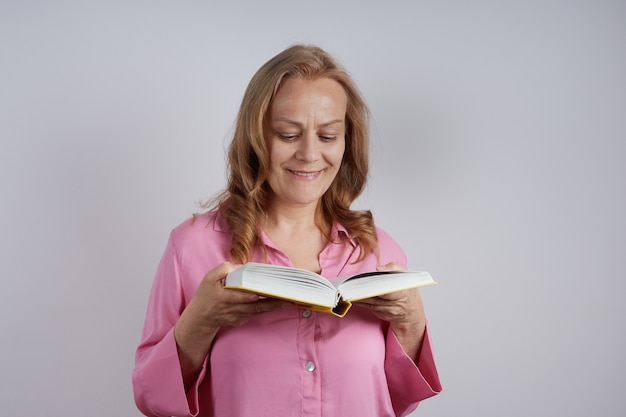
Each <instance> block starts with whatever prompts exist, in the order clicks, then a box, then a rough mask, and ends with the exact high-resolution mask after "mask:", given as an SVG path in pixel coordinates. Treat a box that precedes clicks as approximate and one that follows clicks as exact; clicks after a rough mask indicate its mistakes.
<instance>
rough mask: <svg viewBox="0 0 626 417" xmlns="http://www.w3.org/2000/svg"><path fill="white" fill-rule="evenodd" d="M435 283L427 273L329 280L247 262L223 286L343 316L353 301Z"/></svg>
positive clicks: (372, 274) (383, 273)
mask: <svg viewBox="0 0 626 417" xmlns="http://www.w3.org/2000/svg"><path fill="white" fill-rule="evenodd" d="M433 284H436V282H435V281H434V280H433V278H432V277H431V276H430V274H429V273H428V272H415V271H404V270H402V271H374V272H366V273H362V274H358V275H354V276H351V277H346V278H335V279H331V280H329V279H326V278H324V277H322V276H321V275H319V274H316V273H315V272H311V271H307V270H306V269H299V268H291V267H287V266H279V265H269V264H261V263H255V262H248V263H247V264H245V265H243V266H241V267H239V268H237V269H236V270H234V271H232V272H231V273H230V274H228V275H227V276H226V279H225V282H224V287H225V288H234V289H239V290H245V291H250V292H253V293H256V294H259V295H263V296H267V297H271V298H280V299H284V300H289V301H292V302H295V303H297V304H301V305H304V306H307V307H310V308H312V309H315V310H319V311H326V312H330V313H332V314H334V315H336V316H339V317H343V316H345V314H346V313H347V312H348V310H349V309H350V306H351V305H352V303H351V302H352V301H356V300H361V299H364V298H370V297H376V296H378V295H383V294H388V293H392V292H396V291H402V290H407V289H409V288H417V287H423V286H426V285H433Z"/></svg>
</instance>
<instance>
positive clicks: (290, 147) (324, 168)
mask: <svg viewBox="0 0 626 417" xmlns="http://www.w3.org/2000/svg"><path fill="white" fill-rule="evenodd" d="M346 106H347V98H346V94H345V92H344V90H343V87H341V85H340V84H339V83H338V82H336V81H334V80H331V79H328V78H321V79H317V80H305V79H301V78H288V79H287V80H285V81H284V82H283V84H282V85H281V87H280V89H279V90H278V93H277V94H276V96H275V97H274V101H273V102H272V105H271V107H270V110H269V114H268V123H267V127H266V130H265V139H266V141H267V143H268V147H269V150H270V172H269V175H268V178H267V181H268V183H269V185H270V188H271V191H272V203H273V204H283V205H286V206H290V207H298V206H306V205H315V204H317V202H318V200H319V199H320V198H321V197H322V195H323V194H324V193H325V192H326V190H328V188H329V187H330V185H331V183H332V182H333V180H334V178H335V176H336V175H337V172H338V171H339V167H340V166H341V160H342V158H343V153H344V150H345V146H346V142H345V134H346V126H345V119H346Z"/></svg>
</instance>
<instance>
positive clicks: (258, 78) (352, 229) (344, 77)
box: [205, 45, 377, 263]
mask: <svg viewBox="0 0 626 417" xmlns="http://www.w3.org/2000/svg"><path fill="white" fill-rule="evenodd" d="M290 77H300V78H303V79H309V80H310V79H319V78H329V79H332V80H335V81H336V82H338V83H339V84H340V85H341V86H342V87H343V89H344V90H345V92H346V95H347V98H348V103H347V110H346V138H345V143H346V146H345V153H344V156H343V160H342V163H341V166H340V168H339V172H338V173H337V176H336V178H335V180H334V181H333V183H332V184H331V186H330V188H329V189H328V190H327V191H326V193H325V194H324V195H323V196H322V198H321V200H320V203H319V204H318V208H317V213H316V219H315V220H316V224H317V226H318V227H319V229H320V230H321V231H322V233H323V234H324V235H325V236H326V238H327V239H329V240H330V239H331V236H330V231H331V225H332V224H333V222H338V223H340V224H342V225H343V226H344V227H345V228H346V229H347V231H348V233H349V234H350V238H351V239H353V240H354V241H355V242H356V243H357V244H358V246H359V249H360V254H359V258H358V260H359V261H360V260H362V259H363V258H364V257H365V256H367V255H368V254H370V253H372V252H375V251H376V248H377V236H376V228H375V226H374V219H373V216H372V213H371V212H370V211H369V210H351V209H350V206H351V204H352V202H354V200H355V199H356V198H357V197H358V196H359V195H360V194H361V192H362V191H363V189H364V187H365V184H366V182H367V176H368V170H369V133H368V123H369V110H368V108H367V105H366V104H365V101H364V100H363V98H362V97H361V95H360V93H359V91H358V89H357V88H356V86H355V85H354V83H353V81H352V79H351V78H350V76H349V75H348V73H347V72H346V71H345V70H344V69H343V68H342V67H341V65H340V64H339V63H338V62H337V61H335V59H333V57H332V56H330V55H329V54H328V53H327V52H326V51H324V50H323V49H321V48H319V47H316V46H308V45H294V46H291V47H289V48H287V49H285V50H284V51H282V52H281V53H279V54H278V55H276V56H275V57H273V58H272V59H270V60H269V61H268V62H266V63H265V64H264V65H263V66H262V67H261V68H259V70H258V71H257V72H256V73H255V74H254V76H253V77H252V79H251V80H250V83H249V84H248V87H247V89H246V91H245V93H244V96H243V99H242V102H241V106H240V108H239V114H238V116H237V121H236V125H235V131H234V134H233V139H232V141H231V143H230V146H229V149H228V183H227V187H226V189H225V190H224V191H223V192H222V193H221V194H220V195H218V196H217V197H216V198H215V199H213V200H212V201H211V202H209V203H208V204H207V205H205V207H206V208H209V209H211V210H215V209H218V210H220V211H221V212H222V213H223V215H224V216H225V217H226V220H227V222H228V225H229V227H230V230H231V232H232V235H233V237H232V247H231V256H232V257H233V259H234V261H236V262H239V263H244V262H246V261H248V260H249V259H250V256H251V253H252V249H253V248H254V247H255V246H256V245H261V241H260V237H259V236H260V230H259V219H263V218H264V217H265V214H266V207H267V205H266V204H267V198H268V193H269V191H270V189H269V185H268V184H267V181H266V180H267V175H268V172H269V166H270V156H269V149H268V146H267V142H266V141H265V138H264V133H263V132H264V126H265V123H266V122H267V114H268V111H269V109H270V106H271V103H272V100H273V98H274V97H275V95H276V93H277V92H278V90H279V89H280V86H281V84H282V83H283V81H284V80H285V79H287V78H290Z"/></svg>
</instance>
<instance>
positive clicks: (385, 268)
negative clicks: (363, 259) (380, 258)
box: [376, 262, 406, 271]
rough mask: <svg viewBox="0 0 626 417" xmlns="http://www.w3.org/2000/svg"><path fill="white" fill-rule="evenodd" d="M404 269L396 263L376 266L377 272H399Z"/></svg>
mask: <svg viewBox="0 0 626 417" xmlns="http://www.w3.org/2000/svg"><path fill="white" fill-rule="evenodd" d="M404 269H406V268H404V267H403V266H402V265H400V264H399V263H397V262H389V263H386V264H384V265H378V266H377V267H376V270H377V271H399V270H404Z"/></svg>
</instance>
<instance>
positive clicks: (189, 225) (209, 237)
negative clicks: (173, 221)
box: [170, 211, 230, 248]
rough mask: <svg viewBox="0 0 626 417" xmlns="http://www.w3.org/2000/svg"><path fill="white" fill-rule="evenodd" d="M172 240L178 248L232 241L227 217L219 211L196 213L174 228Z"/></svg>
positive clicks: (171, 235) (171, 234)
mask: <svg viewBox="0 0 626 417" xmlns="http://www.w3.org/2000/svg"><path fill="white" fill-rule="evenodd" d="M170 242H171V244H173V245H174V246H175V247H178V248H183V247H185V246H189V245H193V246H196V247H197V246H202V245H203V244H209V243H210V244H212V245H215V244H220V243H222V242H228V243H230V231H229V228H228V224H227V223H226V219H225V218H224V217H223V216H222V215H221V214H220V213H219V212H215V211H212V212H207V213H201V214H195V215H193V216H192V217H190V218H188V219H187V220H185V221H183V222H182V223H180V224H179V225H178V226H176V227H175V228H174V229H172V231H171V233H170Z"/></svg>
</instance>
